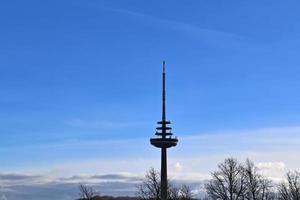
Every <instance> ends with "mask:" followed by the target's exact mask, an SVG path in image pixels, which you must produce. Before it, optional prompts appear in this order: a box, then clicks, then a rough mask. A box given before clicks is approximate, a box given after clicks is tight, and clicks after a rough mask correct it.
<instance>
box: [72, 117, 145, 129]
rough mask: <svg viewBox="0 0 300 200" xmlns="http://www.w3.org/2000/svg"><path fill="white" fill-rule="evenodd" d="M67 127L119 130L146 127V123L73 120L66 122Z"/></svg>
mask: <svg viewBox="0 0 300 200" xmlns="http://www.w3.org/2000/svg"><path fill="white" fill-rule="evenodd" d="M66 124H67V125H69V126H72V127H79V128H93V129H121V128H133V127H141V126H144V125H147V124H148V123H147V122H132V121H112V120H83V119H73V120H69V121H67V122H66Z"/></svg>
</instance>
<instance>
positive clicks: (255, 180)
mask: <svg viewBox="0 0 300 200" xmlns="http://www.w3.org/2000/svg"><path fill="white" fill-rule="evenodd" d="M244 173H245V176H246V183H245V186H246V191H245V199H248V200H271V199H274V194H273V192H272V184H271V181H270V180H268V179H266V178H264V177H263V176H262V175H261V174H259V173H258V170H257V168H256V167H255V166H254V163H253V162H251V161H250V160H249V159H247V160H246V164H245V166H244Z"/></svg>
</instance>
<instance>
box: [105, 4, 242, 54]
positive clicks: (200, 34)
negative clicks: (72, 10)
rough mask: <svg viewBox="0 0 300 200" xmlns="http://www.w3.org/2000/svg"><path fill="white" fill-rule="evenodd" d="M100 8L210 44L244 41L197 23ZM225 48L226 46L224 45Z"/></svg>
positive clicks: (230, 43)
mask: <svg viewBox="0 0 300 200" xmlns="http://www.w3.org/2000/svg"><path fill="white" fill-rule="evenodd" d="M100 8H101V9H104V10H107V11H110V12H115V13H118V14H121V15H127V16H131V17H135V18H136V19H137V20H142V21H143V22H148V23H149V24H152V25H155V26H158V27H159V28H161V29H167V30H171V31H176V32H178V33H181V34H184V35H185V36H190V37H193V38H194V39H196V40H199V41H202V42H204V43H208V44H210V45H214V46H218V47H223V48H224V47H225V46H223V45H224V44H227V45H229V46H232V45H235V46H236V45H239V46H240V45H241V42H245V39H246V38H245V37H244V36H241V35H239V34H236V33H230V32H225V31H222V30H214V29H208V28H203V27H200V26H199V25H195V24H191V23H186V22H183V21H176V20H172V19H165V18H161V17H157V16H153V15H150V14H145V13H140V12H137V11H132V10H126V9H123V8H112V7H100ZM225 48H226V47H225Z"/></svg>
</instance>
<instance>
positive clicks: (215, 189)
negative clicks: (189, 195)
mask: <svg viewBox="0 0 300 200" xmlns="http://www.w3.org/2000/svg"><path fill="white" fill-rule="evenodd" d="M218 168H219V170H218V171H215V172H213V173H212V174H211V175H212V180H210V181H209V182H208V183H207V184H206V185H205V188H206V192H207V194H208V196H209V197H210V198H212V199H214V200H240V199H245V198H244V194H245V191H246V185H245V173H244V169H243V167H242V166H241V164H239V163H238V161H237V160H236V159H233V158H228V159H225V161H224V162H223V163H221V164H219V165H218Z"/></svg>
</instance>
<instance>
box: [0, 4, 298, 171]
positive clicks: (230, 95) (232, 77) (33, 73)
mask: <svg viewBox="0 0 300 200" xmlns="http://www.w3.org/2000/svg"><path fill="white" fill-rule="evenodd" d="M299 6H300V2H299V1H284V2H283V1H269V0H266V1H258V0H253V1H236V0H233V1H216V0H212V1H204V0H200V1H196V0H189V1H185V2H179V1H177V2H174V1H169V0H168V1H164V2H161V1H143V0H126V1H117V0H110V1H108V0H106V1H105V0H72V1H69V0H65V1H57V0H53V1H33V0H29V1H15V0H11V1H2V2H1V3H0V24H1V31H0V94H1V98H0V110H1V112H0V136H1V139H0V154H1V156H0V162H1V166H0V170H1V172H2V173H6V172H14V173H19V172H20V173H21V172H24V173H25V172H26V173H27V172H28V171H29V172H31V173H41V171H42V172H49V171H50V172H53V171H55V170H57V169H61V168H63V169H64V170H70V174H72V175H74V174H77V173H90V174H93V173H108V172H109V170H110V169H112V168H111V165H109V164H107V163H114V162H115V161H118V160H125V161H126V160H127V161H131V160H143V159H144V158H145V157H146V158H149V159H148V160H149V162H146V164H145V162H144V161H141V162H142V163H144V165H137V166H136V168H134V169H130V170H129V167H128V170H127V167H124V166H120V167H119V168H113V170H114V171H113V172H128V171H131V172H144V171H146V170H147V169H148V168H149V167H150V166H159V165H158V156H159V152H158V150H157V149H154V148H152V147H151V146H150V145H149V141H148V139H149V138H150V137H151V136H153V135H154V131H155V127H156V124H155V123H156V121H158V120H159V119H160V116H161V114H160V113H161V64H162V61H163V60H166V63H167V112H168V118H169V119H170V120H171V121H172V122H173V128H174V132H175V133H176V134H177V135H178V137H179V140H180V142H181V143H179V145H178V147H177V148H176V149H174V150H171V152H170V153H171V157H172V158H173V159H174V163H175V164H176V163H177V164H178V163H180V162H179V160H180V159H181V158H185V157H187V156H188V157H191V156H190V155H189V152H195V155H193V158H190V159H196V158H199V159H200V160H201V159H203V156H206V155H211V156H215V158H216V159H215V160H210V161H209V163H208V164H207V165H205V166H206V167H203V168H201V170H200V171H201V173H204V174H205V173H208V172H209V171H210V170H211V167H212V166H215V165H216V164H217V162H219V161H221V160H222V159H223V158H224V156H227V155H233V156H237V157H239V156H240V157H241V158H242V159H245V158H246V157H247V156H250V157H251V158H252V159H254V160H257V161H258V162H275V163H276V162H284V163H285V164H286V165H287V166H288V167H290V168H293V167H295V166H296V165H297V164H299V160H294V158H290V159H289V160H285V159H287V157H286V155H287V154H290V152H295V151H296V150H298V147H296V146H299V144H300V140H299V134H298V130H299V126H300V118H299V116H300V107H299V102H300V93H299V91H300V68H299V65H300V57H299V55H298V54H299V51H300V37H299V35H300V24H299V21H300V15H299V9H298V8H299ZM266 130H267V131H266ZM262 132H263V133H262ZM232 133H235V134H237V135H239V136H238V137H237V139H236V141H235V142H236V143H234V144H233V143H229V144H228V146H226V145H224V144H223V143H222V142H220V143H217V144H218V145H216V143H215V141H216V140H217V139H216V140H215V139H212V138H215V137H217V138H227V136H228V134H229V135H230V136H229V137H228V138H231V137H232ZM258 133H262V136H261V135H259V134H258ZM252 134H253V137H257V138H256V140H253V141H252V140H250V142H246V143H243V141H244V138H251V135H252ZM285 135H288V136H291V137H293V138H294V139H293V140H289V141H287V140H284V141H283V142H282V144H281V143H278V140H279V141H280V140H281V139H283V138H285ZM191 137H197V138H202V139H203V138H204V139H203V140H204V141H206V142H204V143H205V144H206V145H207V146H205V147H207V148H201V147H199V146H200V145H197V144H193V145H192V147H193V148H189V147H190V146H189V145H188V144H190V143H189V142H192V141H191V140H190V139H189V138H191ZM260 137H262V138H265V140H264V141H260V140H259V138H260ZM208 138H209V139H208ZM269 139H272V140H270V141H269ZM276 139H277V140H276ZM224 140H226V139H224ZM233 140H234V139H233ZM274 140H275V142H274ZM276 141H277V143H276ZM202 142H203V141H202ZM295 142H296V143H295ZM200 143H201V142H200ZM200 143H199V144H200ZM225 143H226V142H225ZM135 144H137V145H136V146H135ZM226 144H227V143H226ZM239 144H240V145H239ZM222 145H223V146H222ZM257 145H260V146H259V147H262V146H263V147H264V148H267V150H268V151H270V152H271V154H272V153H274V151H275V149H274V148H279V147H278V146H283V145H285V146H289V148H288V149H286V148H283V147H282V148H281V149H280V148H279V149H277V151H278V152H281V153H282V156H280V155H279V154H277V155H278V156H277V157H276V156H274V157H272V156H270V155H271V154H268V155H265V154H263V153H265V152H266V149H264V148H257V149H256V148H255V149H254V147H257ZM293 145H294V146H293ZM211 146H213V147H214V148H213V150H212V149H211V148H209V147H211ZM218 146H219V147H218ZM253 152H255V153H253ZM196 153H199V154H197V155H196ZM223 153H224V154H223ZM261 155H265V156H261ZM272 155H273V154H272ZM201 156H202V158H200V157H201ZM177 158H178V160H176V159H177ZM151 159H153V162H150V161H152V160H151ZM268 159H270V160H268ZM89 162H90V163H98V162H99V163H102V165H106V164H107V166H106V168H105V167H103V168H101V170H99V171H95V172H93V171H92V169H93V168H92V167H91V168H90V169H87V168H88V167H86V168H80V167H78V168H74V169H73V170H71V169H69V168H71V167H72V166H74V165H77V164H79V163H89ZM191 162H192V161H191ZM193 162H194V161H193ZM74 163H76V164H74ZM103 163H106V164H103ZM171 163H172V162H171ZM180 164H181V165H183V164H182V163H180ZM91 165H93V164H91ZM99 165H100V164H99ZM112 165H115V164H112ZM124 165H125V164H124ZM89 166H90V165H89ZM93 166H94V165H93ZM95 166H97V167H95V169H96V168H98V165H96V164H95ZM128 166H130V163H129V164H128ZM177 166H178V165H177ZM299 166H300V164H299V165H298V167H299ZM196 168H197V167H195V168H193V170H195V171H197V170H196ZM199 168H200V167H199ZM64 170H62V171H63V172H65V171H64ZM193 170H192V169H190V171H193ZM58 171H59V170H58ZM185 173H187V174H188V172H185ZM61 174H64V173H59V175H61Z"/></svg>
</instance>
